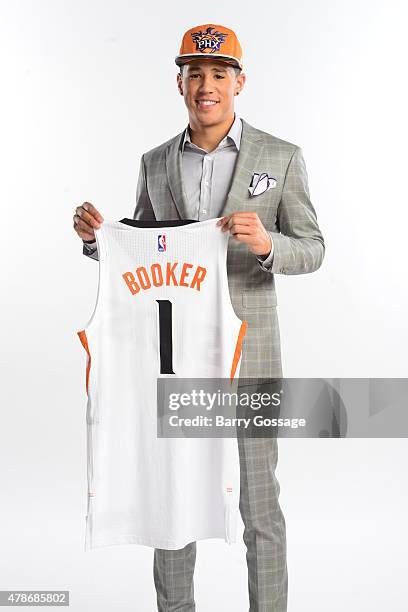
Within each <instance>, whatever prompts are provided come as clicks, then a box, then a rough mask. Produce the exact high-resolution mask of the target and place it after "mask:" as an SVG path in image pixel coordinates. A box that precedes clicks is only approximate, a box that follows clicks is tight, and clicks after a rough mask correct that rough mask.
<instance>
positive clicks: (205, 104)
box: [198, 100, 217, 106]
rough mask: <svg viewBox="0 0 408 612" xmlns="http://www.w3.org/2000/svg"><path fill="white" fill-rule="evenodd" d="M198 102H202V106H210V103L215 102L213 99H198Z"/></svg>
mask: <svg viewBox="0 0 408 612" xmlns="http://www.w3.org/2000/svg"><path fill="white" fill-rule="evenodd" d="M198 103H199V104H204V106H210V104H217V103H216V102H215V101H214V100H198Z"/></svg>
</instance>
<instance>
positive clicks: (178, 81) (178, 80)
mask: <svg viewBox="0 0 408 612" xmlns="http://www.w3.org/2000/svg"><path fill="white" fill-rule="evenodd" d="M176 77H177V89H178V90H179V93H180V95H181V96H182V95H183V82H182V78H181V75H180V73H179V72H178V73H177V75H176Z"/></svg>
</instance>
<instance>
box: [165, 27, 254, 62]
mask: <svg viewBox="0 0 408 612" xmlns="http://www.w3.org/2000/svg"><path fill="white" fill-rule="evenodd" d="M199 57H208V58H209V59H214V60H218V59H219V60H221V61H223V62H227V63H228V64H232V65H233V66H238V67H239V68H241V70H242V68H243V64H242V49H241V45H240V44H239V41H238V38H237V36H236V34H235V32H233V31H232V30H231V29H230V28H226V27H224V26H222V25H215V24H212V23H206V24H205V25H199V26H196V27H194V28H190V29H189V30H187V32H186V33H185V34H184V36H183V39H182V41H181V46H180V52H179V54H178V55H176V57H175V62H176V64H177V66H181V65H182V64H186V63H187V62H190V61H191V60H193V59H197V58H199Z"/></svg>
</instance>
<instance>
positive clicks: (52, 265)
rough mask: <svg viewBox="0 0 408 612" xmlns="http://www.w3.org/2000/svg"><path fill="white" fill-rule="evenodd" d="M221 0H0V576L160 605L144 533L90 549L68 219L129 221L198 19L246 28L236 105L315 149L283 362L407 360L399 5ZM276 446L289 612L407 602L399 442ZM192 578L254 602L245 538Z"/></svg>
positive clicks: (217, 593) (91, 289)
mask: <svg viewBox="0 0 408 612" xmlns="http://www.w3.org/2000/svg"><path fill="white" fill-rule="evenodd" d="M216 6H217V8H216V10H204V9H202V10H201V9H199V8H197V9H196V8H194V6H193V4H192V3H191V2H187V1H186V0H182V1H179V2H177V3H173V4H169V3H164V2H163V3H161V4H159V3H154V2H152V3H143V4H142V5H140V6H138V5H137V4H136V3H132V2H127V1H125V0H115V2H113V0H105V1H104V2H103V3H101V2H96V1H95V0H92V1H87V2H79V1H78V0H75V1H72V0H71V1H70V2H68V1H62V0H42V1H41V2H36V3H33V2H29V1H28V0H26V1H15V2H12V3H11V2H6V1H2V2H1V3H0V45H1V53H0V66H1V85H2V87H1V92H2V93H1V97H0V117H1V145H0V151H1V153H0V155H1V158H0V164H1V180H0V196H1V205H2V210H3V221H4V226H3V233H2V240H1V241H0V248H1V250H2V259H1V261H2V262H3V265H2V278H1V304H2V320H3V325H2V338H1V373H2V385H1V430H0V435H1V455H2V456H1V459H2V461H1V465H2V470H1V483H0V484H1V491H2V500H1V515H0V519H1V520H0V535H1V541H2V544H1V553H0V555H1V556H0V562H1V567H0V589H54V588H55V589H69V590H70V596H71V609H72V610H74V611H75V612H82V611H85V610H87V611H98V612H99V611H111V610H113V609H118V610H119V609H120V610H121V611H123V612H125V611H129V612H130V611H139V610H140V611H141V612H153V611H154V610H155V609H156V607H155V591H154V586H153V575H152V562H153V561H152V558H153V551H152V550H151V549H148V548H146V547H142V546H134V547H132V546H128V547H127V546H118V547H109V548H105V549H100V550H98V551H92V552H90V553H84V551H83V539H84V529H85V514H86V439H85V405H86V398H85V393H84V363H85V353H84V350H83V347H82V346H81V345H80V342H79V339H78V337H77V335H76V331H77V330H80V329H82V328H83V326H84V324H85V323H86V322H87V320H88V319H89V316H90V314H91V312H92V310H93V305H94V300H95V296H96V286H97V265H98V264H97V263H96V262H95V261H92V260H89V259H88V258H86V257H84V256H83V255H82V248H81V243H80V240H79V239H78V237H77V235H76V234H75V232H74V230H73V228H72V216H73V214H74V208H75V206H77V205H79V204H81V203H82V202H83V201H84V200H88V201H90V202H92V203H94V204H95V206H96V207H97V208H98V209H99V210H100V211H101V212H102V214H103V215H104V217H105V218H116V219H120V218H122V217H124V216H132V213H133V208H134V204H135V193H136V183H137V173H138V168H139V161H140V156H141V155H142V153H143V152H145V151H147V150H148V149H150V148H152V147H154V146H156V145H158V144H160V143H161V142H164V141H165V140H167V139H169V138H171V137H172V136H174V135H176V134H177V133H179V132H180V131H181V130H182V129H183V128H184V127H185V126H186V125H187V120H188V119H187V112H186V108H185V106H184V103H183V99H182V98H181V96H180V95H179V94H178V92H177V88H176V73H177V68H176V65H175V64H174V56H175V55H176V54H177V53H178V49H179V45H180V40H181V36H182V34H183V33H184V31H185V30H187V29H188V28H190V27H192V26H194V25H197V24H200V23H205V22H207V21H209V20H212V21H213V22H214V23H218V24H224V25H226V26H228V27H230V28H232V29H234V30H235V31H236V32H237V34H238V37H239V39H240V41H241V44H242V46H243V50H244V64H245V72H246V75H247V82H246V85H245V89H244V92H243V93H242V94H241V95H240V96H239V99H237V100H236V111H237V113H238V114H239V115H240V116H242V117H243V118H244V119H246V120H247V121H248V122H249V123H250V124H252V125H253V126H255V127H257V128H260V129H262V130H265V131H267V132H269V133H272V134H274V135H275V136H278V137H279V138H283V139H285V140H289V141H291V142H294V143H296V144H298V145H300V146H301V147H302V149H303V153H304V157H305V160H306V166H307V170H308V174H309V186H310V192H311V199H312V202H313V204H314V206H315V208H316V211H317V215H318V221H319V224H320V227H321V229H322V231H323V234H324V237H325V241H326V257H325V260H324V262H323V266H322V267H321V269H320V270H318V271H317V272H316V273H314V274H311V275H303V276H288V277H283V276H278V277H277V279H276V280H277V291H278V303H279V306H278V308H279V315H280V324H281V338H282V350H283V364H284V373H285V375H286V376H294V377H313V376H316V377H332V376H351V377H363V376H372V377H405V376H407V371H408V367H407V359H406V347H407V343H408V325H407V322H406V313H407V306H408V296H407V288H406V287H407V284H406V261H407V257H406V243H405V240H406V229H407V221H408V215H407V190H406V185H405V182H406V163H407V161H406V143H407V122H406V109H407V107H408V106H407V103H408V100H407V95H406V89H405V81H406V57H407V48H406V45H405V43H404V39H405V38H406V17H407V14H406V11H405V8H404V3H403V2H397V1H388V2H379V1H377V0H333V1H332V2H324V1H323V0H321V1H317V0H316V1H312V2H307V3H305V2H303V1H302V0H293V1H292V2H291V3H289V4H288V3H287V2H267V1H266V0H261V2H260V3H258V4H256V5H254V4H253V3H244V2H242V3H241V4H238V5H237V4H235V5H231V3H229V2H226V1H223V0H219V1H218V2H217V3H216ZM279 448H280V458H279V464H278V471H277V476H278V480H279V482H280V484H281V497H280V501H281V505H282V508H283V511H284V514H285V518H286V522H287V537H288V567H289V612H304V611H306V610H313V612H327V611H328V610H330V612H344V610H351V611H356V612H365V611H370V612H377V611H378V612H380V611H381V612H383V610H387V611H388V610H389V611H390V612H391V611H392V612H399V611H402V610H404V609H405V606H406V601H407V597H408V589H407V581H406V547H407V544H408V538H407V530H406V522H405V517H406V514H407V510H408V499H407V497H408V496H407V486H406V462H407V453H406V441H405V440H404V439H394V440H387V439H383V440H358V439H354V440H300V439H296V440H281V441H280V442H279ZM241 529H242V525H241ZM195 592H196V601H197V610H198V611H200V612H204V611H207V610H208V611H211V612H213V611H214V612H218V611H225V610H228V611H231V612H244V611H246V610H247V609H248V599H247V574H246V564H245V547H244V544H243V543H239V544H237V545H236V546H233V547H227V546H226V545H225V544H224V543H223V542H221V541H215V540H212V541H206V542H200V543H199V544H198V554H197V565H196V572H195ZM271 612H273V611H271Z"/></svg>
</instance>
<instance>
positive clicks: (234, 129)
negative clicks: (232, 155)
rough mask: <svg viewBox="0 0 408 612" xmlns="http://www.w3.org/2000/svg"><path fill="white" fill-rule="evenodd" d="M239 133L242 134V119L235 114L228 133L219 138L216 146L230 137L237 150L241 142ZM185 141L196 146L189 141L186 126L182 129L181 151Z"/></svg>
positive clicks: (222, 143) (188, 132)
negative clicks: (219, 140)
mask: <svg viewBox="0 0 408 612" xmlns="http://www.w3.org/2000/svg"><path fill="white" fill-rule="evenodd" d="M241 134H242V121H241V119H240V118H239V117H238V116H237V115H236V114H235V119H234V122H233V124H232V125H231V127H230V129H229V132H228V134H227V135H226V136H225V137H224V138H223V139H222V140H221V142H220V143H219V144H218V147H219V146H221V145H224V143H225V142H227V141H228V139H231V140H232V142H233V143H234V144H235V146H236V148H237V150H238V151H239V147H240V144H241ZM186 142H188V143H189V145H191V146H193V147H194V146H197V145H194V143H193V142H191V140H190V130H189V128H188V126H187V127H186V129H185V130H184V136H183V142H182V143H181V151H182V152H183V151H184V145H185V143H186ZM218 147H217V148H218Z"/></svg>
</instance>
